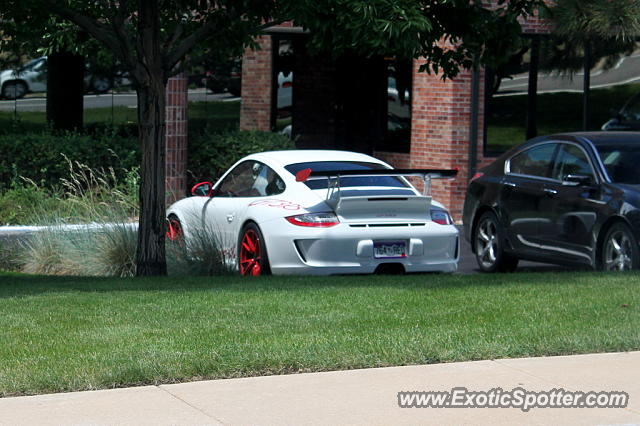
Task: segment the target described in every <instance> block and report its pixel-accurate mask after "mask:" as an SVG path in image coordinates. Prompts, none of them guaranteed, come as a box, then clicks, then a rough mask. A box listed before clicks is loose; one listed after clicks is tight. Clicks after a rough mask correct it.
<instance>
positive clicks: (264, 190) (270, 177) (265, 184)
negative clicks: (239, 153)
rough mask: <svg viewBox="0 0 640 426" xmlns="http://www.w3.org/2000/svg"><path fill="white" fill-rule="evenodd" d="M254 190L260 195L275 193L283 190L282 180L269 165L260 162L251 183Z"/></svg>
mask: <svg viewBox="0 0 640 426" xmlns="http://www.w3.org/2000/svg"><path fill="white" fill-rule="evenodd" d="M253 189H254V190H255V192H257V193H258V194H260V196H262V197H266V196H271V195H277V194H281V193H283V192H284V189H285V184H284V181H283V180H282V179H281V178H280V176H278V174H277V173H276V172H274V171H273V170H272V169H271V168H270V167H269V166H266V165H264V164H262V167H261V169H260V171H259V173H258V177H257V178H256V181H255V182H254V184H253Z"/></svg>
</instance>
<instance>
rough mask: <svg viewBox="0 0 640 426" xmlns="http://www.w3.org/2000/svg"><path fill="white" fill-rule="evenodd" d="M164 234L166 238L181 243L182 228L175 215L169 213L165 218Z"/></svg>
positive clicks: (182, 239) (182, 237) (182, 236)
mask: <svg viewBox="0 0 640 426" xmlns="http://www.w3.org/2000/svg"><path fill="white" fill-rule="evenodd" d="M165 235H166V237H167V239H168V240H170V241H173V242H176V243H182V242H183V241H184V230H183V229H182V223H180V219H178V217H177V216H175V215H171V216H169V218H168V219H167V233H166V234H165Z"/></svg>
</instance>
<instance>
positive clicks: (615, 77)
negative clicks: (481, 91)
mask: <svg viewBox="0 0 640 426" xmlns="http://www.w3.org/2000/svg"><path fill="white" fill-rule="evenodd" d="M582 77H583V74H582V73H576V74H575V75H574V76H573V78H571V77H568V76H562V75H557V74H553V73H552V74H543V73H542V72H541V73H540V75H539V76H538V93H549V92H560V91H562V92H580V93H582ZM528 81H529V76H528V75H527V74H519V75H516V76H514V77H513V79H504V80H503V81H502V84H501V85H500V92H499V94H523V93H526V92H527V85H528ZM638 81H640V53H636V54H633V55H631V56H627V57H624V58H622V59H621V60H620V61H619V62H618V63H617V64H616V66H615V67H614V68H612V69H610V70H607V71H603V70H592V71H591V88H592V89H598V88H602V87H610V86H616V85H619V84H627V83H632V82H638Z"/></svg>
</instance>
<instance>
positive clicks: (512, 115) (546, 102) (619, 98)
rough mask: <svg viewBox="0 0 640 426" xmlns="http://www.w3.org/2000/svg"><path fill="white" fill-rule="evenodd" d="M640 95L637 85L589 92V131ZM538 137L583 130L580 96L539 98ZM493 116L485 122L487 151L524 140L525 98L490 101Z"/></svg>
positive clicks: (575, 94) (510, 145)
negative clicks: (632, 98)
mask: <svg viewBox="0 0 640 426" xmlns="http://www.w3.org/2000/svg"><path fill="white" fill-rule="evenodd" d="M638 92H640V84H638V83H635V84H625V85H620V86H613V87H608V88H604V89H593V90H591V98H590V99H591V120H590V121H591V128H590V130H600V127H601V126H602V125H603V124H604V123H605V122H607V121H608V120H609V119H610V118H611V117H612V116H611V111H610V110H611V109H615V110H619V109H620V108H621V107H622V106H623V105H624V104H625V102H626V101H627V100H629V98H630V97H631V96H633V95H635V94H636V93H638ZM537 100H538V116H537V118H538V134H539V135H548V134H552V133H559V132H575V131H579V130H581V129H582V93H545V94H540V95H538V99H537ZM491 108H492V111H493V113H492V116H491V118H490V119H489V121H488V123H487V149H488V150H489V151H505V150H507V149H508V148H511V147H512V146H515V145H517V144H520V143H522V142H524V141H525V140H526V137H525V132H526V129H525V123H526V112H527V96H526V95H519V96H504V97H497V98H493V99H492V100H491Z"/></svg>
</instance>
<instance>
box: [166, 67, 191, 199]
mask: <svg viewBox="0 0 640 426" xmlns="http://www.w3.org/2000/svg"><path fill="white" fill-rule="evenodd" d="M166 96H167V99H166V102H167V103H166V107H165V120H166V130H165V136H166V143H167V148H166V159H167V160H166V181H165V182H166V191H167V195H166V200H167V204H171V203H173V202H174V201H177V200H179V199H181V198H184V196H185V195H186V191H187V175H186V169H187V76H186V75H185V74H184V73H182V74H179V75H177V76H175V77H171V78H170V79H169V81H168V82H167V89H166Z"/></svg>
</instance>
